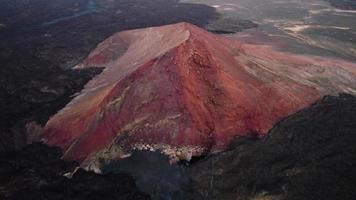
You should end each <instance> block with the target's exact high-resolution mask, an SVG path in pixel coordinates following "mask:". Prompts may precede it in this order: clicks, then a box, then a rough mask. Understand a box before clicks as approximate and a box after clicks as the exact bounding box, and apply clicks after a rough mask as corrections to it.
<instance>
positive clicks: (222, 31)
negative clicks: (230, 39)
mask: <svg viewBox="0 0 356 200" xmlns="http://www.w3.org/2000/svg"><path fill="white" fill-rule="evenodd" d="M208 31H210V32H212V33H215V34H233V33H236V32H234V31H224V30H208Z"/></svg>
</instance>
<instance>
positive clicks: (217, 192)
mask: <svg viewBox="0 0 356 200" xmlns="http://www.w3.org/2000/svg"><path fill="white" fill-rule="evenodd" d="M355 117H356V98H355V97H354V96H351V95H340V96H338V97H332V96H327V97H324V98H323V99H321V100H320V101H318V102H317V103H315V104H313V105H312V106H311V107H309V108H307V109H304V110H302V111H300V112H298V113H296V114H294V115H291V116H289V117H288V118H286V119H284V120H282V121H281V122H279V123H278V124H277V125H276V126H275V127H274V128H273V129H272V130H271V131H270V132H269V133H268V137H266V138H265V139H263V140H258V139H256V138H240V139H237V140H236V141H235V143H234V144H233V145H232V146H231V149H230V150H228V151H226V152H223V153H220V154H217V155H214V156H211V157H209V158H206V159H204V160H202V161H199V162H197V163H194V164H193V165H191V166H190V167H189V169H188V170H189V174H190V176H191V177H192V179H193V180H194V184H193V185H194V187H195V194H194V195H192V196H189V195H188V196H189V198H188V197H187V198H185V199H215V200H218V199H224V200H225V199H226V200H227V199H239V200H240V199H241V200H242V199H243V200H245V199H273V200H282V199H283V200H284V199H286V200H287V199H288V200H294V199H295V200H300V199H310V200H311V199H315V200H317V199H330V200H336V199H340V200H342V199H354V198H355V196H356V193H355V188H356V182H355V180H356V170H355V169H354V168H353V166H354V165H355V164H356V163H355V162H356V156H355V155H356V154H355V153H356V147H355V145H354V144H355V142H356V134H355V133H356V132H355V130H356V121H355Z"/></svg>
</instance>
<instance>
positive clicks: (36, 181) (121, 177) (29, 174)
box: [0, 144, 149, 200]
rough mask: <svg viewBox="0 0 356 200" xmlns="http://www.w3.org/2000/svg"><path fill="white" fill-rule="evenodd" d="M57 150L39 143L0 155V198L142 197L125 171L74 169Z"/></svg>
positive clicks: (132, 199) (79, 199)
mask: <svg viewBox="0 0 356 200" xmlns="http://www.w3.org/2000/svg"><path fill="white" fill-rule="evenodd" d="M60 156H61V152H60V150H59V149H57V148H50V147H47V146H45V145H43V144H32V145H30V146H27V147H26V148H24V149H23V150H22V151H18V152H13V153H9V154H7V155H6V156H2V157H0V199H4V200H25V199H26V200H27V199H36V200H52V199H53V200H82V199H83V200H84V199H85V200H94V199H95V200H96V199H105V200H111V199H112V200H114V199H115V200H117V199H120V200H121V199H122V200H129V199H130V200H143V199H149V196H147V195H145V194H144V193H142V192H140V191H138V189H137V187H136V185H135V182H134V180H133V179H132V177H131V176H129V175H127V174H122V173H121V174H108V175H99V174H95V173H93V172H86V171H84V170H81V169H79V170H77V171H76V172H75V173H74V175H73V176H72V178H70V179H69V178H67V177H65V176H64V175H65V174H66V173H68V172H72V171H73V170H74V169H75V167H76V163H74V162H65V161H63V160H61V159H60Z"/></svg>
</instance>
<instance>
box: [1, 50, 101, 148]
mask: <svg viewBox="0 0 356 200" xmlns="http://www.w3.org/2000/svg"><path fill="white" fill-rule="evenodd" d="M19 51H20V50H19ZM20 52H21V51H20ZM1 61H2V62H1V67H0V110H1V114H0V154H3V153H6V152H9V151H11V150H15V149H20V148H21V147H23V146H24V144H25V143H26V136H25V135H24V133H25V130H24V129H25V125H26V123H28V122H31V121H36V122H38V123H39V124H44V123H45V122H46V121H47V120H48V118H49V116H51V115H53V114H55V113H56V112H57V111H58V110H59V109H61V108H62V107H64V106H65V105H66V104H67V103H68V102H69V101H70V100H71V99H72V95H74V94H75V93H76V92H78V91H80V90H81V89H82V87H83V86H84V85H85V84H86V82H88V81H89V80H90V79H91V78H92V77H94V76H95V75H96V74H98V73H100V72H101V69H99V68H97V69H84V70H64V69H62V68H59V67H57V66H55V65H52V64H51V63H49V62H44V61H41V60H39V59H37V58H35V57H27V56H24V57H21V58H17V57H11V58H8V59H4V60H1Z"/></svg>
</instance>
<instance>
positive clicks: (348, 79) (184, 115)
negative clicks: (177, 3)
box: [43, 23, 356, 168]
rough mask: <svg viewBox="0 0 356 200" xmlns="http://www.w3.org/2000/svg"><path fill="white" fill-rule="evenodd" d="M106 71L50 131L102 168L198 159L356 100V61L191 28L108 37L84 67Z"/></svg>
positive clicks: (71, 151) (53, 141) (57, 141)
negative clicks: (156, 155) (141, 152)
mask: <svg viewBox="0 0 356 200" xmlns="http://www.w3.org/2000/svg"><path fill="white" fill-rule="evenodd" d="M92 66H99V67H105V69H104V71H103V72H102V73H101V74H100V75H98V76H96V77H95V78H94V79H92V80H91V81H90V82H89V83H88V84H87V85H86V86H85V88H84V89H83V91H82V92H81V93H80V94H79V95H78V96H77V97H76V98H74V99H73V100H72V102H70V103H69V104H68V105H67V106H66V107H65V108H64V109H63V110H61V111H60V112H59V113H57V114H56V115H55V116H53V117H52V118H51V119H50V120H49V122H48V123H47V125H46V127H45V132H44V135H43V139H44V141H45V142H46V143H48V144H50V145H55V146H60V147H61V148H62V149H63V150H64V152H65V154H64V157H65V158H66V159H75V160H78V161H80V162H81V163H82V165H83V166H87V167H89V168H94V167H95V166H96V165H97V163H98V162H99V161H105V160H111V159H117V158H120V157H123V156H125V155H126V154H128V153H130V151H131V150H132V149H134V148H137V149H151V150H153V149H159V150H162V151H163V152H165V153H167V154H169V155H171V156H172V157H174V158H186V159H189V157H190V156H192V155H200V154H204V153H209V152H213V151H219V150H222V149H224V148H225V147H226V146H227V145H228V144H229V143H230V142H231V140H232V139H233V138H234V137H235V136H243V135H258V136H263V135H265V134H266V133H267V131H268V130H269V129H270V128H271V127H272V126H273V125H274V124H275V123H276V122H278V121H279V120H281V119H282V118H284V117H286V116H287V115H290V114H292V113H294V112H296V111H298V110H300V109H302V108H304V107H306V106H308V105H310V104H311V103H313V102H314V101H316V100H317V99H318V98H320V97H321V96H323V95H325V94H336V93H339V92H348V93H354V94H355V93H356V64H353V63H348V62H345V61H341V60H335V59H324V58H321V57H311V56H300V55H292V54H289V53H285V52H280V51H277V50H274V49H273V48H270V47H268V46H262V45H256V44H251V43H248V42H244V41H240V40H238V39H237V38H235V37H233V36H229V37H228V36H221V35H220V36H219V35H214V34H212V33H209V32H207V31H205V30H202V29H200V28H198V27H195V26H193V25H191V24H187V23H179V24H174V25H167V26H162V27H155V28H146V29H139V30H130V31H124V32H120V33H117V34H115V35H113V36H112V37H110V38H108V39H106V40H105V41H104V42H102V43H101V44H99V45H98V47H97V48H96V49H95V50H94V51H93V52H92V53H91V54H90V55H89V56H88V58H87V59H86V60H85V61H84V62H83V63H82V64H81V65H79V66H78V67H92Z"/></svg>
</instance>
